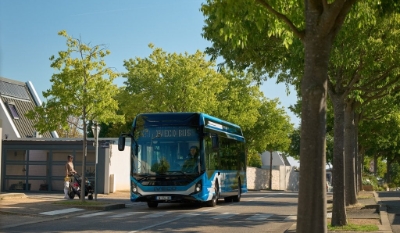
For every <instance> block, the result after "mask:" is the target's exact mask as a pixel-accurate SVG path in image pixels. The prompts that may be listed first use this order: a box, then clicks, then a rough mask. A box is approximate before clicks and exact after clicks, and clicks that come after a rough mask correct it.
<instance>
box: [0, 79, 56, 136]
mask: <svg viewBox="0 0 400 233" xmlns="http://www.w3.org/2000/svg"><path fill="white" fill-rule="evenodd" d="M32 88H33V86H32ZM32 92H35V91H34V89H33V90H31V89H30V88H29V87H28V85H27V84H26V83H24V82H19V81H15V80H11V79H7V78H3V77H0V99H1V101H2V104H3V105H4V110H5V112H6V114H8V116H9V117H8V119H9V120H11V121H12V123H13V124H14V125H15V128H16V130H17V131H18V134H19V135H20V136H21V138H30V137H35V136H36V135H34V134H35V132H36V129H35V128H34V122H33V121H32V120H30V119H28V118H27V117H26V116H25V114H26V113H27V112H28V111H29V110H33V109H34V108H35V107H36V106H38V104H39V103H40V100H38V99H35V98H37V97H36V96H35V97H34V95H36V92H35V93H32ZM4 120H5V119H3V121H4ZM42 137H43V138H53V136H52V134H51V133H50V132H46V133H44V134H42Z"/></svg>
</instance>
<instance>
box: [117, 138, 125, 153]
mask: <svg viewBox="0 0 400 233" xmlns="http://www.w3.org/2000/svg"><path fill="white" fill-rule="evenodd" d="M124 149H125V136H124V135H121V136H119V138H118V150H119V151H123V150H124Z"/></svg>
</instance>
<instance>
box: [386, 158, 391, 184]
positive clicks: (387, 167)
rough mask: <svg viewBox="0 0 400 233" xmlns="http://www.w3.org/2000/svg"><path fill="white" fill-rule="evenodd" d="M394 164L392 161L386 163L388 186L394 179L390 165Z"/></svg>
mask: <svg viewBox="0 0 400 233" xmlns="http://www.w3.org/2000/svg"><path fill="white" fill-rule="evenodd" d="M391 164H392V163H391V161H389V160H388V161H387V162H386V174H387V175H386V183H387V184H390V183H391V182H392V178H391V176H390V172H389V171H390V165H391Z"/></svg>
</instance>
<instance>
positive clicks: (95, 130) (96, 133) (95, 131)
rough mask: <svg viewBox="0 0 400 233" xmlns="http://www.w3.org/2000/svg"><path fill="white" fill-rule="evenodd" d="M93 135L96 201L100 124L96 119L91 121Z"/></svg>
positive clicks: (95, 197) (95, 195)
mask: <svg viewBox="0 0 400 233" xmlns="http://www.w3.org/2000/svg"><path fill="white" fill-rule="evenodd" d="M92 130H93V136H94V139H95V153H96V154H95V155H96V162H95V164H94V200H95V201H97V163H98V161H99V133H100V126H99V125H98V123H97V121H94V122H93V126H92Z"/></svg>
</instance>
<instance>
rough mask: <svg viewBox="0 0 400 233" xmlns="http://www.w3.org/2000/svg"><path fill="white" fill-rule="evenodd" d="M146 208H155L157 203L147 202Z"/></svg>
mask: <svg viewBox="0 0 400 233" xmlns="http://www.w3.org/2000/svg"><path fill="white" fill-rule="evenodd" d="M147 206H148V207H149V208H157V206H158V202H153V201H148V202H147Z"/></svg>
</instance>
